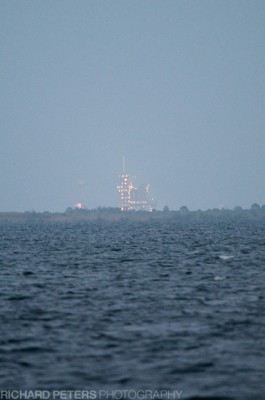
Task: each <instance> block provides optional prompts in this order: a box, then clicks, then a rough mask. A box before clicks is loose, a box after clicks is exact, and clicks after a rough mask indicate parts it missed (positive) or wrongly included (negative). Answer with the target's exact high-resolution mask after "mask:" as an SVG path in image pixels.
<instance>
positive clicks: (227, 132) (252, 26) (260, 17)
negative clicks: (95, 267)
mask: <svg viewBox="0 0 265 400" xmlns="http://www.w3.org/2000/svg"><path fill="white" fill-rule="evenodd" d="M264 21H265V1H264V0H248V1H244V0H239V1H237V0H229V1H228V0H224V1H219V0H200V1H199V0H194V1H191V0H186V1H178V0H159V1H158V0H111V1H110V0H78V1H77V0H60V1H53V0H45V1H44V0H43V1H40V0H39V1H38V0H34V1H33V0H24V1H21V0H1V2H0V57H1V58H0V67H1V70H0V112H1V119H0V187H1V191H0V211H25V210H33V209H34V210H36V211H45V210H48V211H64V210H65V209H66V208H67V207H68V206H74V205H75V203H76V202H77V201H83V202H84V203H85V204H86V206H87V207H88V208H94V207H97V206H118V204H119V202H118V192H117V190H116V186H117V184H118V182H119V178H118V176H119V174H120V173H121V171H122V156H123V155H125V157H126V170H127V172H128V173H130V174H132V175H134V176H136V179H137V182H138V183H141V182H148V183H149V184H150V185H151V189H152V194H153V196H154V197H155V199H156V201H157V208H158V209H161V208H163V206H164V205H168V206H169V208H170V209H179V207H180V206H182V205H187V206H188V207H189V208H190V209H198V208H201V209H207V208H214V207H218V206H220V205H225V206H227V207H229V208H232V207H234V206H236V205H241V206H243V207H250V205H251V204H252V203H254V202H258V203H260V204H261V205H262V204H265V129H264V128H265V22H264Z"/></svg>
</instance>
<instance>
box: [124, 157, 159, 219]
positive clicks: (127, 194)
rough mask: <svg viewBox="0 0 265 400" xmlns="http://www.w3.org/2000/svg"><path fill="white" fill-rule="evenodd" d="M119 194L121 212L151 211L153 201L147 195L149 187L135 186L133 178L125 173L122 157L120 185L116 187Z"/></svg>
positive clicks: (146, 185)
mask: <svg viewBox="0 0 265 400" xmlns="http://www.w3.org/2000/svg"><path fill="white" fill-rule="evenodd" d="M117 189H118V192H119V194H120V207H121V211H133V210H134V211H140V210H142V211H152V210H153V208H154V201H153V199H152V198H151V197H150V194H149V185H148V184H142V185H140V186H135V185H134V183H133V178H132V177H131V176H130V175H128V174H127V173H125V163H124V157H123V172H122V174H121V175H120V184H119V185H118V186H117Z"/></svg>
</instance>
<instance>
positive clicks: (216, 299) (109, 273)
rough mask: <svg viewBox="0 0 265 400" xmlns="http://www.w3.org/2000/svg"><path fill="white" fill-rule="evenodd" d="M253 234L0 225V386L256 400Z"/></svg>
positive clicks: (258, 328) (136, 226) (262, 292)
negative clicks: (176, 392) (149, 390)
mask: <svg viewBox="0 0 265 400" xmlns="http://www.w3.org/2000/svg"><path fill="white" fill-rule="evenodd" d="M264 234H265V225H264V224H261V223H255V224H250V223H249V224H238V225H228V224H225V225H222V224H219V225H218V224H212V225H210V224H209V225H203V224H201V225H198V226H196V225H192V224H190V225H182V226H179V225H177V224H173V223H172V224H170V223H148V222H146V223H133V222H130V223H129V222H128V223H126V222H124V223H123V222H120V223H94V224H92V223H86V224H76V225H75V224H66V225H63V224H58V225H56V224H54V225H52V224H51V225H26V224H25V225H23V224H21V225H4V226H0V237H1V242H0V249H1V251H0V275H1V282H0V322H1V325H0V387H1V388H2V389H3V388H5V389H7V388H9V389H15V388H16V389H22V388H23V389H36V388H42V389H50V390H52V389H54V388H56V389H58V388H59V389H80V388H88V389H99V388H108V389H110V388H115V389H118V388H119V389H124V388H130V389H132V388H133V389H135V390H136V389H139V388H140V389H146V388H152V389H161V388H163V389H165V388H166V389H175V390H179V391H180V390H181V391H182V397H181V398H182V399H190V398H195V396H200V397H198V398H202V399H203V398H227V399H264V398H265V383H264V373H265V340H264V332H265V329H264V328H265V272H264V270H265V235H264ZM207 396H208V397H207ZM214 396H216V397H214ZM218 396H219V397H218Z"/></svg>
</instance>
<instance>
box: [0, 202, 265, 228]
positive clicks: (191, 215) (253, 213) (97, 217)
mask: <svg viewBox="0 0 265 400" xmlns="http://www.w3.org/2000/svg"><path fill="white" fill-rule="evenodd" d="M257 220H260V221H265V206H262V207H260V206H259V205H257V204H253V205H252V206H251V208H250V209H241V208H240V207H236V208H235V209H233V210H229V209H221V210H220V209H212V210H206V211H201V210H198V211H189V210H188V209H187V208H186V207H182V208H181V209H180V210H178V211H171V210H168V209H167V208H165V209H164V211H157V210H154V211H152V212H147V211H121V210H120V209H119V208H111V207H109V208H107V207H106V208H104V207H103V208H101V207H99V208H97V209H93V210H77V209H71V208H68V209H67V210H66V211H65V212H62V213H57V212H56V213H52V212H47V211H45V212H35V211H32V212H31V211H26V212H0V224H5V223H57V222H58V223H76V222H86V221H87V222H100V221H109V222H119V221H135V222H137V221H162V222H163V221H165V222H167V221H176V222H195V223H196V222H197V223H200V222H207V221H224V222H225V221H227V222H229V221H257Z"/></svg>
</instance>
